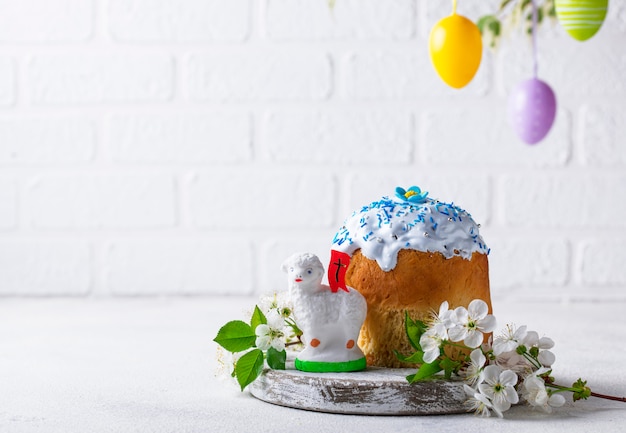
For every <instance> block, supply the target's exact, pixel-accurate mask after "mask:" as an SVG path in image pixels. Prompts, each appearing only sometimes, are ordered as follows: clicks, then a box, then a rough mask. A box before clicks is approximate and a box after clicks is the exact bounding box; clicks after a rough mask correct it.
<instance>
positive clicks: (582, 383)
mask: <svg viewBox="0 0 626 433" xmlns="http://www.w3.org/2000/svg"><path fill="white" fill-rule="evenodd" d="M572 388H573V389H575V391H574V392H573V395H572V399H573V400H574V401H578V400H587V399H588V398H589V397H591V389H590V388H589V387H588V386H587V381H586V380H582V379H580V378H579V379H578V380H577V381H576V382H574V383H573V384H572Z"/></svg>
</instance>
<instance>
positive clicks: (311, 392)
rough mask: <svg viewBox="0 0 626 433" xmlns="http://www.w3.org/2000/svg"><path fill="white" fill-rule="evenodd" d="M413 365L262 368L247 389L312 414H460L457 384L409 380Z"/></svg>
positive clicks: (462, 396) (460, 396) (461, 400)
mask: <svg viewBox="0 0 626 433" xmlns="http://www.w3.org/2000/svg"><path fill="white" fill-rule="evenodd" d="M412 373H415V370H414V369H405V368H397V369H385V368H368V369H367V370H365V371H360V372H353V373H305V372H301V371H297V370H265V371H264V372H263V374H262V375H261V376H260V377H259V378H258V379H257V380H256V381H254V382H253V383H252V384H251V385H250V387H249V389H250V393H251V394H252V395H253V396H254V397H256V398H258V399H260V400H263V401H266V402H268V403H273V404H277V405H281V406H287V407H292V408H297V409H307V410H312V411H317V412H330V413H339V414H361V415H435V414H452V413H465V412H466V408H465V407H464V406H463V403H464V401H465V400H466V399H467V397H466V395H465V392H464V390H463V382H462V381H455V380H444V379H431V380H426V381H420V382H417V383H414V384H409V383H408V382H407V381H406V376H407V375H409V374H412Z"/></svg>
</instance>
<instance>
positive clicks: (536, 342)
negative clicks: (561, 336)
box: [522, 331, 556, 367]
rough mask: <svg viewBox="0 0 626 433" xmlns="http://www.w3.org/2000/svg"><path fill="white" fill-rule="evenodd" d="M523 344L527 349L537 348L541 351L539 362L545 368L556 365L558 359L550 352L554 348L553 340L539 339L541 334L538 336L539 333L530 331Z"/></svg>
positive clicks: (538, 356)
mask: <svg viewBox="0 0 626 433" xmlns="http://www.w3.org/2000/svg"><path fill="white" fill-rule="evenodd" d="M522 343H523V345H524V346H526V347H527V348H532V347H536V348H537V349H539V353H538V355H537V360H538V361H539V362H540V363H541V365H543V366H544V367H550V366H551V365H552V364H554V361H555V360H556V357H555V356H554V353H552V352H551V351H550V350H548V349H552V348H553V347H554V341H553V340H552V339H551V338H548V337H541V338H539V334H537V332H535V331H530V332H528V333H527V335H526V337H525V338H524V340H523V342H522Z"/></svg>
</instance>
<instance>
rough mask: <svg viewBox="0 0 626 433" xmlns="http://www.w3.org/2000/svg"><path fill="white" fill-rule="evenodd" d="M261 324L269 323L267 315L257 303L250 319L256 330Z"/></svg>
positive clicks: (253, 328)
mask: <svg viewBox="0 0 626 433" xmlns="http://www.w3.org/2000/svg"><path fill="white" fill-rule="evenodd" d="M259 325H267V317H265V314H263V311H261V309H260V308H259V306H258V305H255V306H254V312H253V313H252V318H251V319H250V326H251V327H252V330H253V331H255V330H256V327H257V326H259Z"/></svg>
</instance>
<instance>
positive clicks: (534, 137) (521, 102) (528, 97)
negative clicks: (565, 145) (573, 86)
mask: <svg viewBox="0 0 626 433" xmlns="http://www.w3.org/2000/svg"><path fill="white" fill-rule="evenodd" d="M555 115H556V97H555V96H554V92H553V91H552V89H551V88H550V86H548V85H547V84H546V83H545V82H543V81H541V80H539V79H538V78H531V79H530V80H526V81H522V82H521V83H519V84H518V85H517V86H516V87H515V88H514V89H513V91H512V92H511V95H510V96H509V121H510V122H511V126H513V129H514V130H515V132H516V133H517V135H518V136H519V137H520V138H521V139H522V140H523V141H524V142H526V143H528V144H535V143H538V142H539V141H541V140H542V139H543V138H544V137H545V136H546V134H547V133H548V131H550V128H551V127H552V124H553V123H554V117H555Z"/></svg>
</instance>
